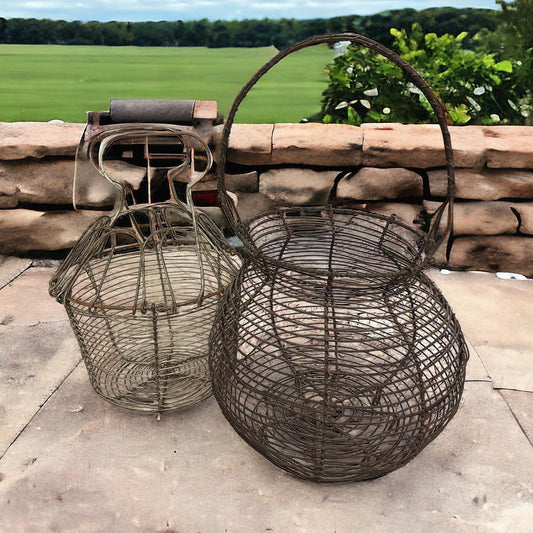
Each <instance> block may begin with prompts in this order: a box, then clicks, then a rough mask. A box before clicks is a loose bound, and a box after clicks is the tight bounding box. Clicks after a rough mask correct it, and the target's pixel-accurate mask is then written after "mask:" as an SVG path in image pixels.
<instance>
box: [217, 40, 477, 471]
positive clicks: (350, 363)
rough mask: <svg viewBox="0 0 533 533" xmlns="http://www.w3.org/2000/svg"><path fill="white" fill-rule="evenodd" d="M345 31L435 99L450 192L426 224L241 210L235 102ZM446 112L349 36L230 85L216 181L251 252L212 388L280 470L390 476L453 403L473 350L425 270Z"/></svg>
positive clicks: (433, 239)
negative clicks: (442, 172) (233, 193)
mask: <svg viewBox="0 0 533 533" xmlns="http://www.w3.org/2000/svg"><path fill="white" fill-rule="evenodd" d="M336 41H351V42H352V43H354V44H359V45H361V46H367V47H369V48H371V49H372V50H374V51H376V52H378V53H382V54H383V55H384V56H385V57H388V58H389V59H390V60H391V61H392V62H394V63H396V64H398V65H399V66H400V67H401V68H402V69H403V70H404V71H405V72H406V73H407V74H409V75H410V76H411V78H412V79H413V81H414V82H415V84H416V85H417V86H419V88H421V90H422V92H423V93H424V94H425V95H426V96H427V98H428V100H429V101H430V103H431V105H432V106H433V107H434V109H435V111H436V114H437V117H438V120H439V125H440V127H441V130H442V133H443V140H444V146H445V152H446V161H447V166H448V178H449V181H448V194H447V197H446V199H445V200H444V202H443V203H442V205H441V208H440V209H439V211H438V214H437V216H436V217H435V218H434V219H433V221H432V225H431V227H430V230H429V232H428V233H427V234H423V233H422V232H419V231H418V230H415V229H413V228H410V227H409V226H407V225H405V224H403V223H401V222H400V221H398V220H396V219H395V218H394V217H386V216H382V215H378V214H375V213H371V212H367V211H362V210H357V209H339V208H333V207H331V206H326V207H290V208H276V209H275V210H273V211H271V212H268V213H265V214H262V215H259V216H257V217H255V218H253V219H252V220H250V221H247V222H243V221H242V220H240V219H239V216H238V214H237V211H236V209H235V206H234V205H233V203H232V201H231V198H230V197H229V196H228V195H227V193H226V190H225V180H224V173H225V164H226V155H227V150H228V144H229V143H228V141H229V135H230V131H231V124H232V123H233V120H234V116H235V113H236V112H237V110H238V107H239V104H240V103H241V102H242V100H243V98H244V97H245V96H246V94H247V93H248V91H249V90H250V89H251V88H252V87H253V85H254V84H255V83H256V82H257V81H258V80H259V79H260V78H261V77H262V76H263V75H264V74H265V73H266V72H267V71H268V70H270V68H272V66H274V65H275V64H276V63H278V62H279V61H280V60H281V59H282V58H284V57H286V56H287V55H289V54H290V53H291V52H293V51H297V50H300V49H302V48H305V47H306V46H311V45H314V44H320V43H326V42H327V43H333V42H336ZM445 115H446V112H445V110H444V108H443V107H442V104H441V103H440V101H439V100H438V98H437V97H436V96H435V95H434V93H433V91H432V90H431V89H430V88H429V87H428V86H427V84H426V83H425V81H423V79H422V78H421V76H420V75H419V74H418V73H416V71H414V69H412V67H410V65H408V64H406V63H405V61H404V60H402V59H401V58H398V56H396V54H394V52H392V51H390V50H388V49H386V48H385V47H383V46H382V45H380V44H378V43H376V42H375V41H372V40H370V39H368V38H366V37H362V36H359V35H357V34H353V33H350V34H335V35H327V36H322V37H316V38H313V39H310V40H307V41H303V42H301V43H297V44H296V45H294V46H293V47H290V48H289V49H287V50H285V51H283V52H280V53H279V54H278V55H277V56H275V57H274V58H272V59H271V60H270V61H269V62H268V63H267V64H266V65H265V66H264V67H263V68H261V69H260V70H259V71H258V72H257V73H256V75H255V76H254V77H253V78H252V79H251V80H250V82H248V84H246V85H245V86H244V87H243V89H242V90H241V92H240V93H239V94H238V95H237V97H236V99H235V101H234V104H233V106H232V108H231V110H230V113H229V116H228V118H227V121H226V125H225V129H224V132H223V137H222V141H221V151H220V154H219V160H218V169H217V172H218V183H219V191H220V194H221V198H222V202H223V205H224V208H225V211H226V213H227V215H228V218H229V220H230V222H232V225H233V227H234V229H235V231H236V233H237V235H238V236H239V237H240V238H241V240H242V242H243V244H244V248H245V251H246V253H247V256H248V259H247V261H246V263H245V264H244V266H243V268H242V269H241V271H240V273H239V275H238V276H237V277H236V279H235V280H234V282H233V283H232V285H231V286H230V287H229V289H228V290H227V292H226V295H225V297H224V300H223V302H222V305H221V306H220V307H219V310H218V314H217V317H216V319H215V322H214V327H213V330H212V332H211V341H210V344H211V346H210V358H209V363H210V369H211V377H212V383H213V392H214V395H215V398H216V399H217V401H218V403H219V405H220V407H221V409H222V412H223V413H224V415H225V416H226V418H227V419H228V421H229V422H230V423H231V425H232V426H233V427H234V428H235V430H236V431H237V432H238V433H239V435H240V436H241V437H242V438H243V439H244V440H245V441H246V442H248V443H249V444H250V445H251V446H253V447H254V448H255V449H256V450H258V451H259V452H260V453H262V454H263V455H264V456H265V457H266V458H267V459H269V460H270V461H272V462H273V463H274V464H276V465H278V466H279V467H281V468H283V469H284V470H286V471H288V472H290V473H292V474H294V475H296V476H298V477H301V478H304V479H309V480H314V481H355V480H363V479H370V478H374V477H377V476H381V475H384V474H386V473H388V472H390V471H392V470H394V469H396V468H399V467H401V466H402V465H404V464H405V463H407V462H408V461H409V460H411V459H412V458H413V457H415V456H416V455H417V454H418V453H419V452H420V451H421V450H422V449H423V448H424V447H425V446H426V445H427V444H428V443H429V442H430V441H431V440H433V439H434V438H435V437H436V436H437V435H438V434H439V433H440V432H441V431H442V429H443V428H444V427H445V426H446V424H447V423H448V422H449V421H450V419H451V418H452V417H453V415H454V414H455V412H456V411H457V409H458V407H459V402H460V398H461V395H462V391H463V386H464V380H465V369H466V363H467V359H468V350H467V347H466V344H465V341H464V337H463V334H462V332H461V328H460V326H459V324H458V322H457V320H456V318H455V316H454V315H453V313H452V311H451V309H450V307H449V306H448V304H447V303H446V301H445V299H444V297H443V296H442V294H441V293H440V292H439V290H438V289H437V288H436V286H435V285H434V284H433V283H432V282H431V281H430V280H429V279H428V278H427V276H426V275H425V274H424V273H423V269H424V268H425V267H427V266H428V265H429V264H430V262H431V259H432V252H433V251H434V249H435V246H436V244H437V242H438V241H439V240H442V238H443V235H437V232H438V227H439V220H440V218H441V216H442V214H443V212H444V211H445V210H446V209H447V210H448V223H449V225H448V230H449V229H450V225H451V215H452V205H453V196H454V168H453V152H452V149H451V143H450V136H449V133H448V130H447V126H446V120H445Z"/></svg>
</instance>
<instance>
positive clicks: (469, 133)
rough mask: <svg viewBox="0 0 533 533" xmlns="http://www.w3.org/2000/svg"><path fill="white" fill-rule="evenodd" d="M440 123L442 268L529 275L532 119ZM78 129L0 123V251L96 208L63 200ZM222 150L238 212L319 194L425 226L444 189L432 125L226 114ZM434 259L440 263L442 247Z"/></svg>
mask: <svg viewBox="0 0 533 533" xmlns="http://www.w3.org/2000/svg"><path fill="white" fill-rule="evenodd" d="M450 130H451V135H452V144H453V148H454V153H455V165H456V187H457V192H456V202H455V213H454V230H453V237H452V240H451V241H450V244H451V247H450V261H449V267H450V268H453V269H470V270H489V271H507V272H517V273H521V274H525V275H527V276H533V239H532V237H533V127H522V126H487V127H484V126H466V127H451V128H450ZM82 131H83V125H82V124H63V123H0V253H2V254H21V253H30V254H31V253H38V252H42V251H53V250H64V249H68V248H69V247H71V246H72V245H73V244H74V242H75V241H76V240H77V238H78V237H79V235H80V234H81V232H82V231H83V229H84V228H85V227H86V226H87V225H88V224H89V223H90V222H92V221H93V220H95V219H96V218H97V217H98V216H100V215H101V214H102V211H101V209H105V208H106V206H104V205H99V204H98V202H94V201H92V202H90V201H87V202H86V203H85V204H83V203H82V205H79V206H78V207H79V208H80V209H79V210H78V211H74V210H73V209H72V182H73V173H74V156H75V150H76V146H77V144H78V141H79V138H80V137H81V134H82ZM216 133H217V135H214V137H213V149H214V150H215V151H216V149H217V145H218V139H219V135H220V130H219V131H218V132H216ZM228 161H229V163H230V167H229V172H230V174H231V176H230V178H229V180H228V189H230V190H232V191H233V192H234V193H235V194H236V195H237V197H238V209H239V212H240V214H241V217H243V218H248V217H250V216H253V215H255V214H257V213H260V212H262V211H265V210H267V209H269V208H271V207H272V206H274V205H320V204H326V203H328V202H330V203H333V204H335V205H341V206H354V207H364V208H366V209H370V210H372V211H376V212H379V213H385V214H393V213H394V214H395V215H396V216H397V217H399V218H400V219H402V220H403V221H405V222H406V223H408V224H414V225H417V226H419V227H422V228H424V227H427V224H428V223H429V222H430V220H431V217H432V215H433V213H434V211H435V209H436V207H437V206H438V205H439V201H440V200H442V198H443V196H444V195H445V192H446V171H445V159H444V150H443V144H442V138H441V136H440V129H439V128H438V126H436V125H435V126H434V125H423V126H422V125H399V124H365V125H363V126H362V127H353V126H345V125H323V124H275V125H273V124H259V125H246V124H244V125H235V126H234V127H233V129H232V135H231V139H230V146H229V152H228ZM202 187H203V188H204V189H209V188H215V184H214V181H211V182H209V181H208V182H207V183H206V184H204V185H203V186H202ZM443 222H445V221H443ZM436 259H437V262H438V264H440V265H443V264H444V262H445V254H444V249H440V250H438V251H437V254H436Z"/></svg>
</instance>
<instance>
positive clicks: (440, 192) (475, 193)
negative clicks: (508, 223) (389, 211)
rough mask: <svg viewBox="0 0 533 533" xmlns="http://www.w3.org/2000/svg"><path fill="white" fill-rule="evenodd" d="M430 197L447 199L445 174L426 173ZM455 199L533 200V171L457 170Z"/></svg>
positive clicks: (443, 172)
mask: <svg viewBox="0 0 533 533" xmlns="http://www.w3.org/2000/svg"><path fill="white" fill-rule="evenodd" d="M428 176H429V190H430V193H431V196H436V197H443V196H445V195H446V188H447V179H448V178H447V175H446V171H445V170H432V171H429V172H428ZM455 187H456V192H455V197H456V198H464V199H466V200H499V199H500V198H533V171H528V170H520V169H506V170H490V169H486V170H474V169H458V170H457V171H456V174H455Z"/></svg>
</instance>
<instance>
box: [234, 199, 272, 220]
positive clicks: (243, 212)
mask: <svg viewBox="0 0 533 533" xmlns="http://www.w3.org/2000/svg"><path fill="white" fill-rule="evenodd" d="M237 196H238V203H237V212H238V213H239V216H240V217H241V220H249V219H250V218H253V217H255V216H256V215H260V214H262V213H266V212H267V211H270V210H271V209H273V208H274V206H275V204H274V202H273V201H272V200H271V199H270V198H269V197H268V196H265V195H264V194H261V193H237Z"/></svg>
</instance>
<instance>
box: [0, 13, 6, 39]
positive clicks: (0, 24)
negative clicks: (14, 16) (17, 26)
mask: <svg viewBox="0 0 533 533" xmlns="http://www.w3.org/2000/svg"><path fill="white" fill-rule="evenodd" d="M6 28H7V20H6V19H5V18H4V17H0V43H5V42H6Z"/></svg>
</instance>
